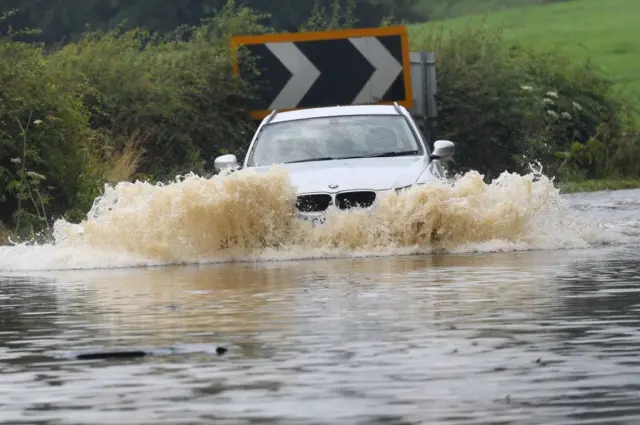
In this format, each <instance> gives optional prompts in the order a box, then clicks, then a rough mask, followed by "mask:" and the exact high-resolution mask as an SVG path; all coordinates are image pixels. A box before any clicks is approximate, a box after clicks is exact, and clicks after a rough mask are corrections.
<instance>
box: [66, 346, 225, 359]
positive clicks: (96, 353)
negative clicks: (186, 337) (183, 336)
mask: <svg viewBox="0 0 640 425" xmlns="http://www.w3.org/2000/svg"><path fill="white" fill-rule="evenodd" d="M202 351H205V352H206V351H210V350H206V349H201V350H197V349H193V348H192V349H186V348H179V347H168V348H149V349H140V348H135V349H127V348H102V349H95V350H86V351H79V352H72V353H66V355H65V356H64V357H68V358H72V359H75V360H110V359H136V358H140V357H146V356H160V355H172V354H185V353H193V352H202ZM228 351H229V349H228V348H226V347H223V346H217V347H216V348H215V353H216V354H217V355H219V356H221V355H223V354H225V353H227V352H228Z"/></svg>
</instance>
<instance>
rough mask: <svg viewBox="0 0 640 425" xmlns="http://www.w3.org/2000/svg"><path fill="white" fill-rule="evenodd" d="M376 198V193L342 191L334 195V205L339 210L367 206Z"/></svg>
mask: <svg viewBox="0 0 640 425" xmlns="http://www.w3.org/2000/svg"><path fill="white" fill-rule="evenodd" d="M375 200H376V193H375V192H371V191H367V192H342V193H339V194H338V195H336V206H337V207H338V208H340V209H341V210H344V209H347V208H358V207H359V208H367V207H370V206H371V205H372V204H373V201H375Z"/></svg>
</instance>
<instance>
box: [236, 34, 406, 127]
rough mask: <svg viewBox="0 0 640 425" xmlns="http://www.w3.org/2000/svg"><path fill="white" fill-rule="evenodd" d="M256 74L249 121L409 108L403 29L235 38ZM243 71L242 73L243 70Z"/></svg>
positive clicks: (239, 72)
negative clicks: (346, 109)
mask: <svg viewBox="0 0 640 425" xmlns="http://www.w3.org/2000/svg"><path fill="white" fill-rule="evenodd" d="M231 47H232V52H233V54H234V74H235V75H239V74H241V71H240V66H239V64H238V56H237V49H238V48H239V47H244V48H246V49H248V51H249V53H250V55H251V56H252V57H253V59H254V60H255V61H256V65H257V67H258V69H259V70H260V73H261V75H260V77H259V79H258V83H260V85H261V87H262V88H261V89H260V91H259V94H258V97H259V100H258V101H256V102H255V104H254V105H253V108H252V109H253V110H252V111H251V116H252V117H253V118H255V119H261V118H264V117H265V116H267V115H268V114H269V113H270V112H271V111H272V110H274V109H278V110H291V109H299V108H309V107H318V106H335V105H357V104H375V103H378V104H391V103H393V102H398V103H399V104H401V105H404V106H405V107H407V108H411V106H412V105H413V98H412V88H411V65H410V61H409V41H408V36H407V30H406V28H405V27H404V26H398V27H384V28H366V29H353V30H339V31H321V32H302V33H285V34H266V35H258V36H233V37H231ZM242 72H244V71H242Z"/></svg>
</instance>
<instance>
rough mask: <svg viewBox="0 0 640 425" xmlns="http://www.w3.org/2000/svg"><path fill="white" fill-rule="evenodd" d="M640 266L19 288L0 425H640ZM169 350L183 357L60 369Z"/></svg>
mask: <svg viewBox="0 0 640 425" xmlns="http://www.w3.org/2000/svg"><path fill="white" fill-rule="evenodd" d="M639 260H640V253H638V251H637V249H636V248H635V247H614V246H612V247H609V248H607V249H603V248H601V249H599V250H595V249H594V250H566V251H551V252H545V251H539V252H521V253H502V254H490V255H487V254H484V255H440V256H414V257H399V258H375V259H350V260H332V261H297V262H294V261H292V262H278V263H261V264H228V265H215V266H208V267H195V266H194V267H182V268H158V269H149V270H111V271H78V272H59V273H56V274H47V275H45V274H43V273H41V274H39V275H36V274H31V275H30V277H20V278H18V277H12V278H6V279H4V280H3V281H2V282H1V286H0V321H1V323H2V324H3V326H2V329H1V330H0V358H1V359H2V365H0V367H1V368H2V369H1V370H2V375H0V412H2V415H1V416H0V422H2V423H7V424H9V423H11V424H15V423H30V424H33V423H53V422H55V423H64V424H80V423H84V424H87V423H91V424H112V423H127V424H142V423H144V424H152V423H153V424H183V423H184V424H187V423H190V424H193V423H225V424H226V423H234V424H236V423H278V424H288V423H299V424H315V423H326V424H337V423H340V424H343V423H344V424H361V423H362V424H365V423H366V424H405V423H445V424H498V423H500V424H511V423H513V424H516V423H517V424H541V423H545V424H551V423H553V424H560V423H561V424H586V423H607V424H614V423H615V424H618V423H619V424H623V423H624V424H632V423H633V424H635V423H638V422H637V421H638V420H640V389H639V388H638V386H639V385H640V384H639V383H640V373H639V372H638V371H639V370H640V369H638V365H639V364H640V361H638V360H637V358H638V352H639V350H638V349H639V347H638V344H639V342H640V335H639V332H640V331H639V325H640V293H639V292H638V291H640V290H639V289H638V285H637V283H638V281H639V280H640V278H639V277H638V276H640V273H638V272H639V271H640V270H639V268H640V261H639ZM217 344H224V345H225V346H227V347H229V348H230V350H229V352H228V353H227V354H225V355H224V356H218V355H216V354H215V350H214V349H215V346H216V345H217ZM169 345H174V346H180V347H182V349H183V352H182V354H180V355H168V356H155V357H148V358H143V359H135V360H121V361H116V360H110V361H76V360H69V359H68V358H61V357H58V354H60V353H63V352H67V351H70V350H78V349H84V348H87V347H96V346H98V347H100V346H107V347H108V346H112V347H162V346H169Z"/></svg>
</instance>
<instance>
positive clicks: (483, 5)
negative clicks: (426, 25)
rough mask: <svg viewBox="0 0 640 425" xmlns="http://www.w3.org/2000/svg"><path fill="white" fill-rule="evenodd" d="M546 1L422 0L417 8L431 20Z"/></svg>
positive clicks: (544, 2) (547, 0)
mask: <svg viewBox="0 0 640 425" xmlns="http://www.w3.org/2000/svg"><path fill="white" fill-rule="evenodd" d="M556 1H557V0H556ZM560 1H562V0H560ZM546 3H549V0H448V1H443V0H422V1H421V2H420V3H418V5H416V6H415V10H416V11H417V12H418V13H419V14H421V15H423V16H428V17H429V19H430V20H441V19H450V18H457V17H459V16H467V15H472V14H478V13H488V12H498V11H501V10H507V9H511V8H514V7H522V6H529V5H540V4H546Z"/></svg>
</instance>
